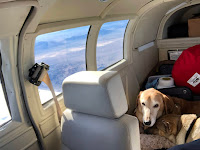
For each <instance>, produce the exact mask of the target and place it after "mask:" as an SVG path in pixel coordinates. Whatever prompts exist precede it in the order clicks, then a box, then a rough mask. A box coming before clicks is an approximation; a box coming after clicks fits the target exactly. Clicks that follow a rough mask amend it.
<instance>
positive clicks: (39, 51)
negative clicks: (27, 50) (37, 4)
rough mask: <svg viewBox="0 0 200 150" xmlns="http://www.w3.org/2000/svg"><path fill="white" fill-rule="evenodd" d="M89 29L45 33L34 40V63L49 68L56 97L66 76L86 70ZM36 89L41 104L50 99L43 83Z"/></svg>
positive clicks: (81, 28)
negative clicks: (45, 65)
mask: <svg viewBox="0 0 200 150" xmlns="http://www.w3.org/2000/svg"><path fill="white" fill-rule="evenodd" d="M89 27H90V26H84V27H77V28H72V29H67V30H62V31H57V32H51V33H46V34H42V35H39V36H38V37H37V38H36V41H35V61H36V62H37V63H41V62H44V63H46V64H48V65H49V66H50V68H49V71H48V73H49V76H50V79H51V82H52V84H53V87H54V90H55V93H56V95H59V94H60V93H61V92H62V82H63V80H64V79H65V78H66V77H67V76H69V75H71V74H74V73H76V72H79V71H84V70H86V62H85V49H86V40H87V35H88V31H89ZM38 89H39V95H40V100H41V103H42V104H44V103H45V102H47V101H48V100H50V99H52V94H51V92H50V90H49V89H48V87H47V86H46V85H45V84H44V83H42V84H41V85H40V86H39V87H38Z"/></svg>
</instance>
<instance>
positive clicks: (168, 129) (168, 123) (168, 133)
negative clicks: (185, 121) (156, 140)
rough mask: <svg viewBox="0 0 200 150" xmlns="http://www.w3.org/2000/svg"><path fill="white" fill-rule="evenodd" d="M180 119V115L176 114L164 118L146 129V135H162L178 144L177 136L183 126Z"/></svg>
mask: <svg viewBox="0 0 200 150" xmlns="http://www.w3.org/2000/svg"><path fill="white" fill-rule="evenodd" d="M180 118H181V116H180V115H175V114H169V115H165V116H162V117H161V118H159V119H158V120H157V121H156V123H155V125H154V126H153V127H151V128H148V129H146V130H145V133H148V134H156V135H160V136H163V137H166V138H167V139H169V140H170V141H172V142H173V143H176V136H177V134H178V132H179V131H180V129H181V126H182V124H181V121H180Z"/></svg>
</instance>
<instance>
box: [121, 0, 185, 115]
mask: <svg viewBox="0 0 200 150" xmlns="http://www.w3.org/2000/svg"><path fill="white" fill-rule="evenodd" d="M182 2H183V0H178V1H177V0H176V1H173V0H171V1H159V0H157V1H156V0H155V1H152V2H150V3H149V4H147V5H145V6H144V7H142V8H141V9H140V10H139V11H138V12H137V13H136V14H137V15H138V17H137V19H136V21H135V22H133V23H134V25H133V27H132V32H131V33H132V37H131V41H130V43H129V45H131V46H130V47H129V49H131V50H130V51H131V52H130V53H129V54H130V55H131V62H130V63H129V64H128V65H127V66H126V67H124V68H123V69H121V70H120V71H119V72H120V74H121V78H122V82H123V84H124V89H125V92H126V96H127V101H128V104H129V112H128V113H132V112H133V110H134V108H135V104H136V98H137V95H138V93H139V91H140V89H141V88H142V84H143V83H144V81H145V79H146V78H147V76H148V74H149V73H150V71H151V70H152V69H153V68H154V67H155V66H156V64H157V63H158V62H159V50H158V47H157V44H156V40H157V33H158V29H159V26H160V23H161V20H162V19H163V18H164V17H165V14H166V12H167V11H168V10H170V9H171V8H173V7H175V6H177V5H179V4H180V3H182ZM129 32H130V31H129ZM148 43H153V46H150V47H147V48H146V49H144V50H142V51H139V50H138V48H139V47H141V46H144V45H146V44H148ZM126 44H127V43H126ZM125 50H126V49H125ZM127 51H129V50H127Z"/></svg>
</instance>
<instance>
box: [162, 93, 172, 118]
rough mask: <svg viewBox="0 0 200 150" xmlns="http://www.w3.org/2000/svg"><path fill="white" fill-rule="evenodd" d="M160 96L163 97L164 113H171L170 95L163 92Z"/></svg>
mask: <svg viewBox="0 0 200 150" xmlns="http://www.w3.org/2000/svg"><path fill="white" fill-rule="evenodd" d="M162 97H163V104H164V109H165V114H171V113H172V112H173V110H174V101H173V100H172V99H171V98H170V97H168V96H166V95H164V94H162Z"/></svg>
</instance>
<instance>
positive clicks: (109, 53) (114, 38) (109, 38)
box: [96, 20, 129, 70]
mask: <svg viewBox="0 0 200 150" xmlns="http://www.w3.org/2000/svg"><path fill="white" fill-rule="evenodd" d="M128 21H129V20H120V21H113V22H107V23H104V24H103V25H102V27H101V29H100V31H99V36H98V40H97V52H96V53H97V56H96V57H97V70H103V69H105V68H107V67H109V66H111V65H113V64H115V63H117V62H118V61H120V60H122V59H123V58H124V55H123V41H124V33H125V30H126V26H127V24H128Z"/></svg>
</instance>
